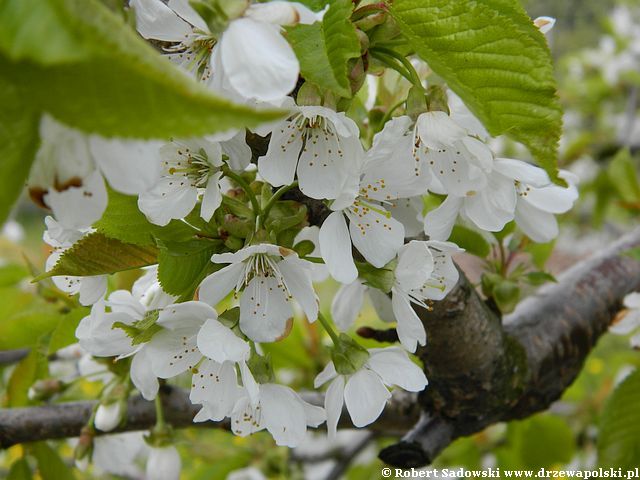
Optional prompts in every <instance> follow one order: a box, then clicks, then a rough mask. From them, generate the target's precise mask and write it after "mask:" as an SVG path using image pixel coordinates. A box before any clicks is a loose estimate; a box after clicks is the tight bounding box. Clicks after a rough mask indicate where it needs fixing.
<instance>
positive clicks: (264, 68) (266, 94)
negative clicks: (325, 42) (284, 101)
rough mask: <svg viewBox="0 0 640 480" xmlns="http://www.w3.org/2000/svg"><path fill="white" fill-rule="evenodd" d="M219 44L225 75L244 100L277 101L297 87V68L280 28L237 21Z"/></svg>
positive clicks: (224, 34)
mask: <svg viewBox="0 0 640 480" xmlns="http://www.w3.org/2000/svg"><path fill="white" fill-rule="evenodd" d="M219 45H220V55H221V60H222V66H223V69H224V75H225V76H226V77H227V78H228V79H229V82H230V84H231V85H232V87H233V89H234V90H236V91H237V92H238V93H240V94H241V95H243V96H244V97H246V98H255V99H256V100H261V101H265V102H268V101H273V100H278V99H279V98H281V97H284V96H286V95H287V94H288V93H289V92H291V91H292V90H293V89H294V87H295V86H296V82H297V81H298V73H299V71H300V65H299V64H298V59H297V58H296V56H295V54H294V53H293V50H292V49H291V46H290V45H289V43H288V42H287V41H286V40H285V39H284V37H283V36H282V34H281V33H280V29H279V27H277V26H275V25H271V24H267V23H263V22H257V21H255V20H252V19H250V18H239V19H236V20H233V21H232V22H231V23H230V24H229V26H228V28H227V30H225V32H224V33H223V34H222V37H221V38H220V42H219ZM214 76H215V74H214Z"/></svg>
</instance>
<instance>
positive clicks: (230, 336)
mask: <svg viewBox="0 0 640 480" xmlns="http://www.w3.org/2000/svg"><path fill="white" fill-rule="evenodd" d="M198 349H199V350H200V351H201V352H202V354H203V355H205V356H207V357H209V358H211V359H212V360H215V361H216V362H218V363H222V362H224V361H226V360H228V361H231V362H239V361H241V360H246V359H247V358H248V357H249V353H250V349H249V345H248V344H247V342H245V341H244V340H242V339H241V338H239V337H238V336H236V334H235V333H233V331H231V330H230V329H229V328H227V327H226V326H224V325H223V324H222V323H220V322H219V321H218V320H214V319H209V320H207V321H206V322H205V323H204V325H202V328H201V329H200V331H199V332H198Z"/></svg>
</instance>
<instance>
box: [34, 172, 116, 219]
mask: <svg viewBox="0 0 640 480" xmlns="http://www.w3.org/2000/svg"><path fill="white" fill-rule="evenodd" d="M44 202H45V203H46V204H47V205H48V206H49V208H51V210H52V212H53V215H54V216H55V218H56V220H57V221H58V223H60V224H61V225H62V226H63V228H65V229H78V230H79V229H84V228H88V227H90V226H91V225H92V224H93V223H95V222H96V221H98V220H100V218H101V217H102V214H103V213H104V210H105V209H106V208H107V202H108V198H107V189H106V187H105V185H104V180H103V179H102V176H101V175H100V172H98V171H94V172H93V173H91V174H90V175H89V176H87V177H85V178H84V179H83V180H82V185H81V186H79V187H69V188H67V189H66V190H63V191H61V192H59V191H57V190H55V189H53V188H52V189H49V191H48V193H47V194H46V195H45V196H44Z"/></svg>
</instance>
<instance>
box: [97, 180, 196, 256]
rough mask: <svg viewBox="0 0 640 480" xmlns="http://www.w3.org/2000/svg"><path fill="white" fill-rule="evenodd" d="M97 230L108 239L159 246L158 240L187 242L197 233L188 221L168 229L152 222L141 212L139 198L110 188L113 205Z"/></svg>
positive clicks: (175, 223) (98, 223) (173, 223)
mask: <svg viewBox="0 0 640 480" xmlns="http://www.w3.org/2000/svg"><path fill="white" fill-rule="evenodd" d="M94 228H95V229H96V230H97V231H98V232H100V233H103V234H104V235H105V236H107V237H110V238H115V239H118V240H122V241H123V242H125V243H133V244H135V245H155V244H156V240H155V239H156V238H159V239H162V240H172V241H184V240H188V239H189V238H191V237H193V235H194V234H195V233H196V231H195V230H194V229H193V228H191V227H190V226H189V225H187V224H186V223H184V222H181V221H178V220H172V221H171V222H170V223H169V224H168V225H167V226H165V227H159V226H158V225H153V224H152V223H150V222H149V221H148V220H147V218H146V217H145V216H144V214H143V213H142V212H141V211H140V210H139V209H138V199H137V197H135V196H132V195H124V194H122V193H119V192H116V191H115V190H113V189H111V188H109V204H108V205H107V209H106V210H105V211H104V213H103V214H102V218H101V219H100V220H98V221H97V222H96V223H95V224H94Z"/></svg>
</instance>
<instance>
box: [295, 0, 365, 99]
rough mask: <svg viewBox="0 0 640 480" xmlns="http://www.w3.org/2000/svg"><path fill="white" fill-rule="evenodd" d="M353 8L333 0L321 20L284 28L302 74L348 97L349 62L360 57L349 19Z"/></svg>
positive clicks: (311, 80) (319, 84)
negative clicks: (286, 29)
mask: <svg viewBox="0 0 640 480" xmlns="http://www.w3.org/2000/svg"><path fill="white" fill-rule="evenodd" d="M352 9H353V6H352V3H351V2H350V1H348V0H334V1H333V2H331V6H330V7H329V10H328V11H327V12H326V13H325V15H324V18H323V19H322V22H316V23H313V24H311V25H302V24H300V25H296V26H295V27H292V28H290V29H288V31H287V38H288V39H289V42H290V43H291V45H292V46H293V50H294V51H295V52H296V56H297V57H298V60H299V61H300V72H301V73H302V76H303V77H304V78H305V79H306V80H308V81H310V82H312V83H315V84H316V85H317V86H318V87H320V88H321V89H324V90H329V91H331V92H334V93H336V94H337V95H339V96H342V97H349V98H350V97H351V95H352V93H351V84H350V82H349V72H348V69H347V66H348V62H349V60H350V59H352V58H357V57H359V56H360V41H359V40H358V35H357V34H356V29H355V27H354V26H353V24H352V23H351V21H350V20H349V16H350V15H351V11H352Z"/></svg>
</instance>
